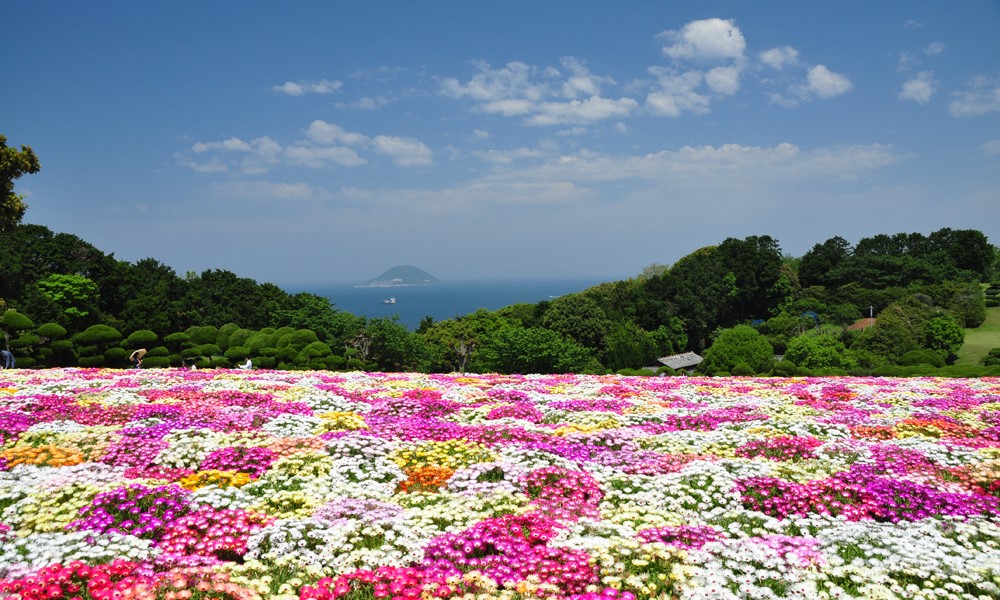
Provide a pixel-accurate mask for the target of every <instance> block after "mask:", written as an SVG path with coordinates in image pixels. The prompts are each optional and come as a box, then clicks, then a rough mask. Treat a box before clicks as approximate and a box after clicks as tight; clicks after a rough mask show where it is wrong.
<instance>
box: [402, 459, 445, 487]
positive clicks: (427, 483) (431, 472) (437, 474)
mask: <svg viewBox="0 0 1000 600" xmlns="http://www.w3.org/2000/svg"><path fill="white" fill-rule="evenodd" d="M403 472H404V473H406V476H407V479H406V481H404V482H402V483H400V484H399V490H400V491H402V492H436V491H438V489H439V488H440V487H441V486H443V485H444V484H446V483H448V480H449V479H451V476H452V475H454V474H455V469H449V468H448V467H436V466H433V465H431V466H426V467H414V468H412V469H405V470H404V471H403Z"/></svg>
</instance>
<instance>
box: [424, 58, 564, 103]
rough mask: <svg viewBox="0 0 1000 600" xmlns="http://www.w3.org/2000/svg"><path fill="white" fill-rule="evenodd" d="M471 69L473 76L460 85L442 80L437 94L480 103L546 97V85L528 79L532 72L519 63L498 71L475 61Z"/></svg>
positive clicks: (451, 80)
mask: <svg viewBox="0 0 1000 600" xmlns="http://www.w3.org/2000/svg"><path fill="white" fill-rule="evenodd" d="M473 66H475V67H476V69H478V70H479V73H478V74H477V75H475V76H474V77H473V78H472V79H470V80H469V81H468V82H467V83H464V84H463V83H460V82H459V81H458V80H457V79H454V78H448V79H445V80H443V81H442V83H441V93H443V94H444V95H446V96H451V97H453V98H471V99H473V100H479V101H483V102H494V101H497V100H502V99H509V98H523V99H524V100H528V101H539V100H541V99H542V98H544V97H545V96H546V95H547V94H548V90H547V89H546V85H544V84H539V83H535V82H533V81H532V80H531V79H532V75H533V71H534V69H532V67H530V66H528V65H526V64H524V63H522V62H510V63H507V65H506V66H504V67H502V68H499V69H494V68H493V67H491V66H490V65H489V64H487V63H486V62H483V61H476V62H474V63H473Z"/></svg>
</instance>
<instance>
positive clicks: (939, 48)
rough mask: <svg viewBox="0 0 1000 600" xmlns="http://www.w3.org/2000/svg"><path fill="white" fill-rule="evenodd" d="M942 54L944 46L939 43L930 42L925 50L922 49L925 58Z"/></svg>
mask: <svg viewBox="0 0 1000 600" xmlns="http://www.w3.org/2000/svg"><path fill="white" fill-rule="evenodd" d="M942 52H944V44H942V43H941V42H932V43H930V44H928V45H927V47H926V48H924V54H926V55H927V56H937V55H938V54H941V53H942Z"/></svg>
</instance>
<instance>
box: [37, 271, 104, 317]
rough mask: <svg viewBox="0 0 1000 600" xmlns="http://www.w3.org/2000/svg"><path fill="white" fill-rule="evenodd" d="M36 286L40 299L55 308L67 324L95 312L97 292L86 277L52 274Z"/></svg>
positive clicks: (95, 285)
mask: <svg viewBox="0 0 1000 600" xmlns="http://www.w3.org/2000/svg"><path fill="white" fill-rule="evenodd" d="M36 285H37V287H38V291H39V293H40V295H41V296H42V298H44V299H45V300H46V301H47V302H49V303H51V304H52V305H53V306H55V307H56V309H57V310H58V311H59V314H60V315H61V316H63V317H64V318H65V322H67V323H73V322H75V321H77V320H79V319H83V318H84V317H87V316H88V315H90V314H91V313H93V312H95V311H96V310H97V301H98V297H99V290H98V287H97V284H96V283H95V282H94V281H92V280H91V279H89V278H87V277H83V276H81V275H62V274H58V273H53V274H51V275H49V276H48V277H45V278H44V279H42V280H40V281H38V282H37V283H36Z"/></svg>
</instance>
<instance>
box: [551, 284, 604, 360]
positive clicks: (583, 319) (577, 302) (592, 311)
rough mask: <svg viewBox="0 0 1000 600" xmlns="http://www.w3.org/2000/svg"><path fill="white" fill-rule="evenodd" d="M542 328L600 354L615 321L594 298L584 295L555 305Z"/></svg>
mask: <svg viewBox="0 0 1000 600" xmlns="http://www.w3.org/2000/svg"><path fill="white" fill-rule="evenodd" d="M542 326H543V327H545V328H546V329H551V330H552V331H555V332H556V333H559V334H561V335H563V336H564V337H567V338H569V339H572V340H575V341H576V342H578V343H579V344H580V345H581V346H586V347H587V348H590V349H592V350H596V349H598V348H600V347H602V346H603V345H604V338H605V336H607V335H608V333H609V332H610V330H611V327H612V325H611V320H610V319H608V317H607V315H606V314H605V313H604V310H603V309H602V308H601V307H600V306H598V304H597V302H595V301H594V300H593V299H592V298H589V297H587V296H584V295H582V294H569V295H567V296H560V297H559V298H556V299H555V300H553V301H551V302H550V303H549V305H548V308H547V309H546V310H545V313H544V315H543V316H542Z"/></svg>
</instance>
